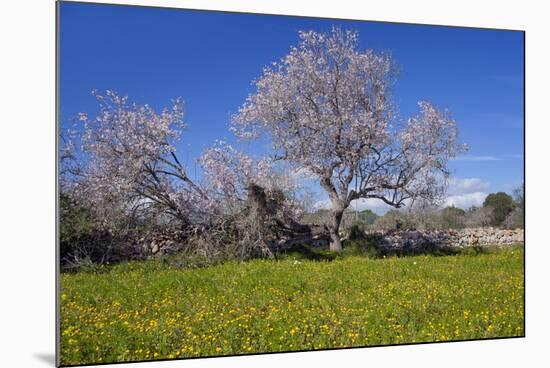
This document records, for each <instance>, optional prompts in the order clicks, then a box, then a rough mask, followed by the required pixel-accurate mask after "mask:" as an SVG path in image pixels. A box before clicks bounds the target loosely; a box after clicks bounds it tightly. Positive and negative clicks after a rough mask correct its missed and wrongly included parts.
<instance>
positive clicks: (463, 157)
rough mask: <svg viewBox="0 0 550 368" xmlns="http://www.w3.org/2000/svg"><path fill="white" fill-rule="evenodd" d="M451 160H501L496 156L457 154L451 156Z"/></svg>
mask: <svg viewBox="0 0 550 368" xmlns="http://www.w3.org/2000/svg"><path fill="white" fill-rule="evenodd" d="M452 160H453V161H502V158H500V157H497V156H458V157H454V158H452Z"/></svg>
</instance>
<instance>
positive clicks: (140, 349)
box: [61, 248, 524, 365]
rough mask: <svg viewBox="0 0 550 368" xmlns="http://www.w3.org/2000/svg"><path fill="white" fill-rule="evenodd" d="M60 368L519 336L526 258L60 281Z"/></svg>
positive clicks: (511, 254)
mask: <svg viewBox="0 0 550 368" xmlns="http://www.w3.org/2000/svg"><path fill="white" fill-rule="evenodd" d="M61 285H62V295H61V297H62V301H61V363H62V365H71V364H85V363H99V362H103V363H107V362H115V361H132V360H148V359H163V358H184V357H197V356H211V355H228V354H247V353H257V352H277V351H291V350H303V349H324V348H335V347H350V346H365V345H381V344H397V343H414V342H428V341H445V340H462V339H478V338H491V337H503V336H522V335H523V334H524V331H523V318H524V317H523V310H524V306H523V293H524V282H523V250H522V249H521V248H511V249H506V250H501V251H496V252H489V253H486V254H470V255H455V256H440V257H433V256H415V257H402V258H397V257H389V258H381V259H368V258H365V257H357V256H349V257H344V258H337V259H336V260H334V261H332V262H328V261H309V260H302V261H296V260H293V259H290V258H287V259H284V260H278V261H273V260H254V261H249V262H244V263H240V262H229V263H225V264H221V265H217V266H211V267H206V268H200V269H189V270H181V269H171V268H170V267H169V266H167V265H166V264H163V263H162V262H159V261H147V262H134V263H125V264H119V265H116V266H112V267H109V268H108V269H106V270H105V271H103V272H101V273H92V272H80V273H75V274H63V275H62V277H61Z"/></svg>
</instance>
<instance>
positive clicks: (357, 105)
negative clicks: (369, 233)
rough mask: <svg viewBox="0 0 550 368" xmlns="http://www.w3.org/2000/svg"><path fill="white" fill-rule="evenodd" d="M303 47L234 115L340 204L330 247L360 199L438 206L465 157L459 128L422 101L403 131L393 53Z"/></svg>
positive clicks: (305, 37)
mask: <svg viewBox="0 0 550 368" xmlns="http://www.w3.org/2000/svg"><path fill="white" fill-rule="evenodd" d="M299 36H300V40H301V42H300V44H299V46H298V47H293V48H292V49H291V50H290V53H289V54H288V55H286V56H285V57H283V58H282V59H281V60H280V61H278V62H274V63H273V64H272V65H271V66H270V67H266V68H264V70H263V75H262V76H261V77H260V78H259V79H258V80H256V81H255V87H256V91H255V92H254V93H253V94H251V95H250V96H249V97H248V98H247V100H246V102H245V103H244V105H243V106H242V107H241V108H240V109H239V112H238V113H237V114H236V115H235V116H234V117H233V120H232V127H231V129H232V131H233V132H234V133H235V134H236V135H237V136H239V137H241V138H244V139H254V138H258V137H259V136H260V135H261V134H262V133H265V134H267V135H268V136H269V137H270V138H271V141H272V144H273V148H274V151H275V152H274V158H275V159H280V160H286V161H288V162H289V163H292V164H293V165H295V166H296V167H297V168H298V169H303V170H307V171H308V172H310V173H312V174H314V175H315V176H316V177H317V178H318V179H319V183H320V185H321V187H322V188H323V189H324V190H325V191H326V192H327V193H328V196H329V198H330V202H331V214H332V216H331V222H330V226H329V228H330V236H331V243H330V249H332V250H334V251H341V249H342V245H341V240H340V236H339V227H340V222H341V220H342V215H343V213H344V210H345V209H346V208H347V207H348V206H349V205H350V202H351V201H353V200H357V199H360V198H375V199H379V200H381V201H383V202H385V203H386V204H388V205H391V206H393V207H396V208H399V207H401V206H403V205H404V204H406V203H408V201H411V200H414V199H418V198H422V199H427V200H436V199H438V198H440V197H441V195H442V194H443V192H444V189H445V179H446V178H447V177H448V175H449V170H448V169H447V161H448V160H449V159H450V158H451V157H453V156H455V155H456V154H457V153H459V152H460V151H461V150H462V149H463V146H461V145H459V144H457V142H456V138H457V128H456V124H455V122H454V121H453V120H452V119H451V118H449V116H448V114H447V113H446V112H442V111H439V110H437V109H436V108H435V107H433V106H432V105H431V104H429V103H427V102H420V103H419V106H420V113H419V114H418V115H417V116H415V117H413V118H410V119H408V120H407V121H406V122H405V123H404V124H399V125H402V126H401V128H400V129H396V128H395V125H398V124H393V123H395V122H396V120H397V119H396V118H395V115H396V114H395V113H394V110H393V105H392V101H391V95H390V92H391V84H392V82H393V76H394V67H393V62H392V59H391V57H390V56H389V55H385V54H379V53H376V52H374V51H372V50H365V51H361V50H358V47H357V44H358V35H357V33H355V32H351V31H342V30H340V29H333V30H332V32H331V33H330V34H323V33H317V32H314V31H309V32H300V33H299Z"/></svg>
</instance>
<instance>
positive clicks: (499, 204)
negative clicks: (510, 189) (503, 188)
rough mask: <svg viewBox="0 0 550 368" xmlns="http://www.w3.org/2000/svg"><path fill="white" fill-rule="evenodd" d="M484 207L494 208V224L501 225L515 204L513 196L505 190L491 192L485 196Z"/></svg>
mask: <svg viewBox="0 0 550 368" xmlns="http://www.w3.org/2000/svg"><path fill="white" fill-rule="evenodd" d="M483 207H490V208H491V209H492V210H493V221H492V223H491V224H492V225H493V226H499V225H501V224H502V223H503V222H504V220H505V219H506V217H508V215H510V213H511V212H512V211H513V210H514V208H515V204H514V200H513V199H512V197H511V196H510V195H508V194H506V193H504V192H498V193H491V194H489V195H488V196H487V198H485V201H484V202H483Z"/></svg>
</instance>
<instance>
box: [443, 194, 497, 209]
mask: <svg viewBox="0 0 550 368" xmlns="http://www.w3.org/2000/svg"><path fill="white" fill-rule="evenodd" d="M487 195H488V193H485V192H474V193H464V194H457V195H451V196H449V197H447V199H446V200H445V202H444V203H445V206H455V207H458V208H462V209H468V208H470V207H472V206H476V207H480V206H481V205H483V201H485V198H486V197H487Z"/></svg>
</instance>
